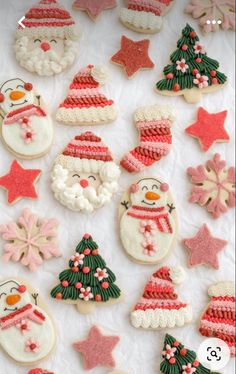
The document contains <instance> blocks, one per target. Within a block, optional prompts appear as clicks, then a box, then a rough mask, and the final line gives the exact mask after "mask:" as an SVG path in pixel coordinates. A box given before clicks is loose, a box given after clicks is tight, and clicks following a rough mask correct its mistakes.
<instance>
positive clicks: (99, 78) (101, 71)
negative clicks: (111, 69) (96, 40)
mask: <svg viewBox="0 0 236 374" xmlns="http://www.w3.org/2000/svg"><path fill="white" fill-rule="evenodd" d="M91 75H92V77H93V79H94V80H95V81H96V82H98V83H99V84H100V85H103V84H105V83H106V81H107V78H108V71H107V68H106V67H105V66H94V67H93V68H92V70H91Z"/></svg>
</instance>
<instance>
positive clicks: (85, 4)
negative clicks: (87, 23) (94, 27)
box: [73, 0, 117, 21]
mask: <svg viewBox="0 0 236 374" xmlns="http://www.w3.org/2000/svg"><path fill="white" fill-rule="evenodd" d="M116 5H117V3H116V0H75V2H74V3H73V8H74V9H81V10H85V11H86V12H87V13H88V15H89V17H91V18H92V20H94V21H95V20H96V18H97V17H98V16H99V15H100V14H101V12H102V11H103V10H104V9H111V8H115V7H116Z"/></svg>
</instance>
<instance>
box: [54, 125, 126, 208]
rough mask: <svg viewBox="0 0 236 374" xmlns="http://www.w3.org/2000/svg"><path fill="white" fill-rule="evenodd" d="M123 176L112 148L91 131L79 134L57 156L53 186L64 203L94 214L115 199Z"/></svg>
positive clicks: (56, 194)
mask: <svg viewBox="0 0 236 374" xmlns="http://www.w3.org/2000/svg"><path fill="white" fill-rule="evenodd" d="M119 177H120V169H119V167H118V166H117V165H116V163H115V162H114V160H113V157H112V155H111V152H110V150H109V149H108V147H107V146H106V145H105V144H104V143H103V142H102V140H101V138H99V137H98V136H96V135H95V134H93V133H92V132H89V131H87V132H85V133H83V134H81V135H78V136H76V137H75V138H74V139H73V140H72V141H71V142H70V143H69V144H68V145H67V147H66V148H65V150H64V151H63V153H62V154H61V155H59V156H58V157H57V158H56V160H55V163H54V166H53V170H52V173H51V179H52V184H51V187H52V190H53V192H54V195H55V198H56V199H57V200H58V201H59V202H60V203H61V204H63V205H65V206H66V207H68V208H69V209H72V210H75V211H81V212H85V213H88V212H89V213H91V212H93V211H94V210H95V209H98V208H100V207H102V206H103V205H104V204H106V203H108V202H109V201H110V200H111V198H112V196H113V194H114V193H115V192H116V191H117V189H118V180H119Z"/></svg>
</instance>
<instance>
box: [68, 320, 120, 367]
mask: <svg viewBox="0 0 236 374" xmlns="http://www.w3.org/2000/svg"><path fill="white" fill-rule="evenodd" d="M119 340H120V338H119V337H118V336H105V335H102V333H101V332H100V330H99V329H98V328H97V327H96V326H93V327H92V328H91V330H90V331H89V335H88V338H87V339H85V340H83V341H80V342H78V343H74V348H75V349H76V350H77V351H79V352H80V353H82V355H83V357H84V368H85V369H86V370H90V369H93V368H95V367H97V366H98V365H104V366H108V367H112V368H114V367H115V360H114V358H113V356H112V351H113V349H114V348H115V346H116V344H117V343H118V342H119Z"/></svg>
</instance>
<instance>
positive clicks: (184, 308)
mask: <svg viewBox="0 0 236 374" xmlns="http://www.w3.org/2000/svg"><path fill="white" fill-rule="evenodd" d="M184 276H185V274H184V271H183V269H182V268H181V267H171V268H170V267H162V268H160V269H159V270H157V271H156V272H155V273H154V274H153V275H152V277H151V278H150V280H149V282H148V283H147V284H146V286H145V289H144V293H143V296H142V297H141V299H140V300H139V302H138V304H136V306H135V309H134V311H133V312H132V313H131V322H132V325H133V326H134V327H136V328H139V327H142V328H151V329H159V328H166V327H175V326H183V325H185V324H186V323H188V322H190V321H191V320H192V308H191V307H190V306H189V305H188V304H186V303H184V302H182V301H181V300H180V299H179V298H178V295H177V294H176V293H175V289H174V286H173V284H179V283H181V282H182V281H183V279H184Z"/></svg>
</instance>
